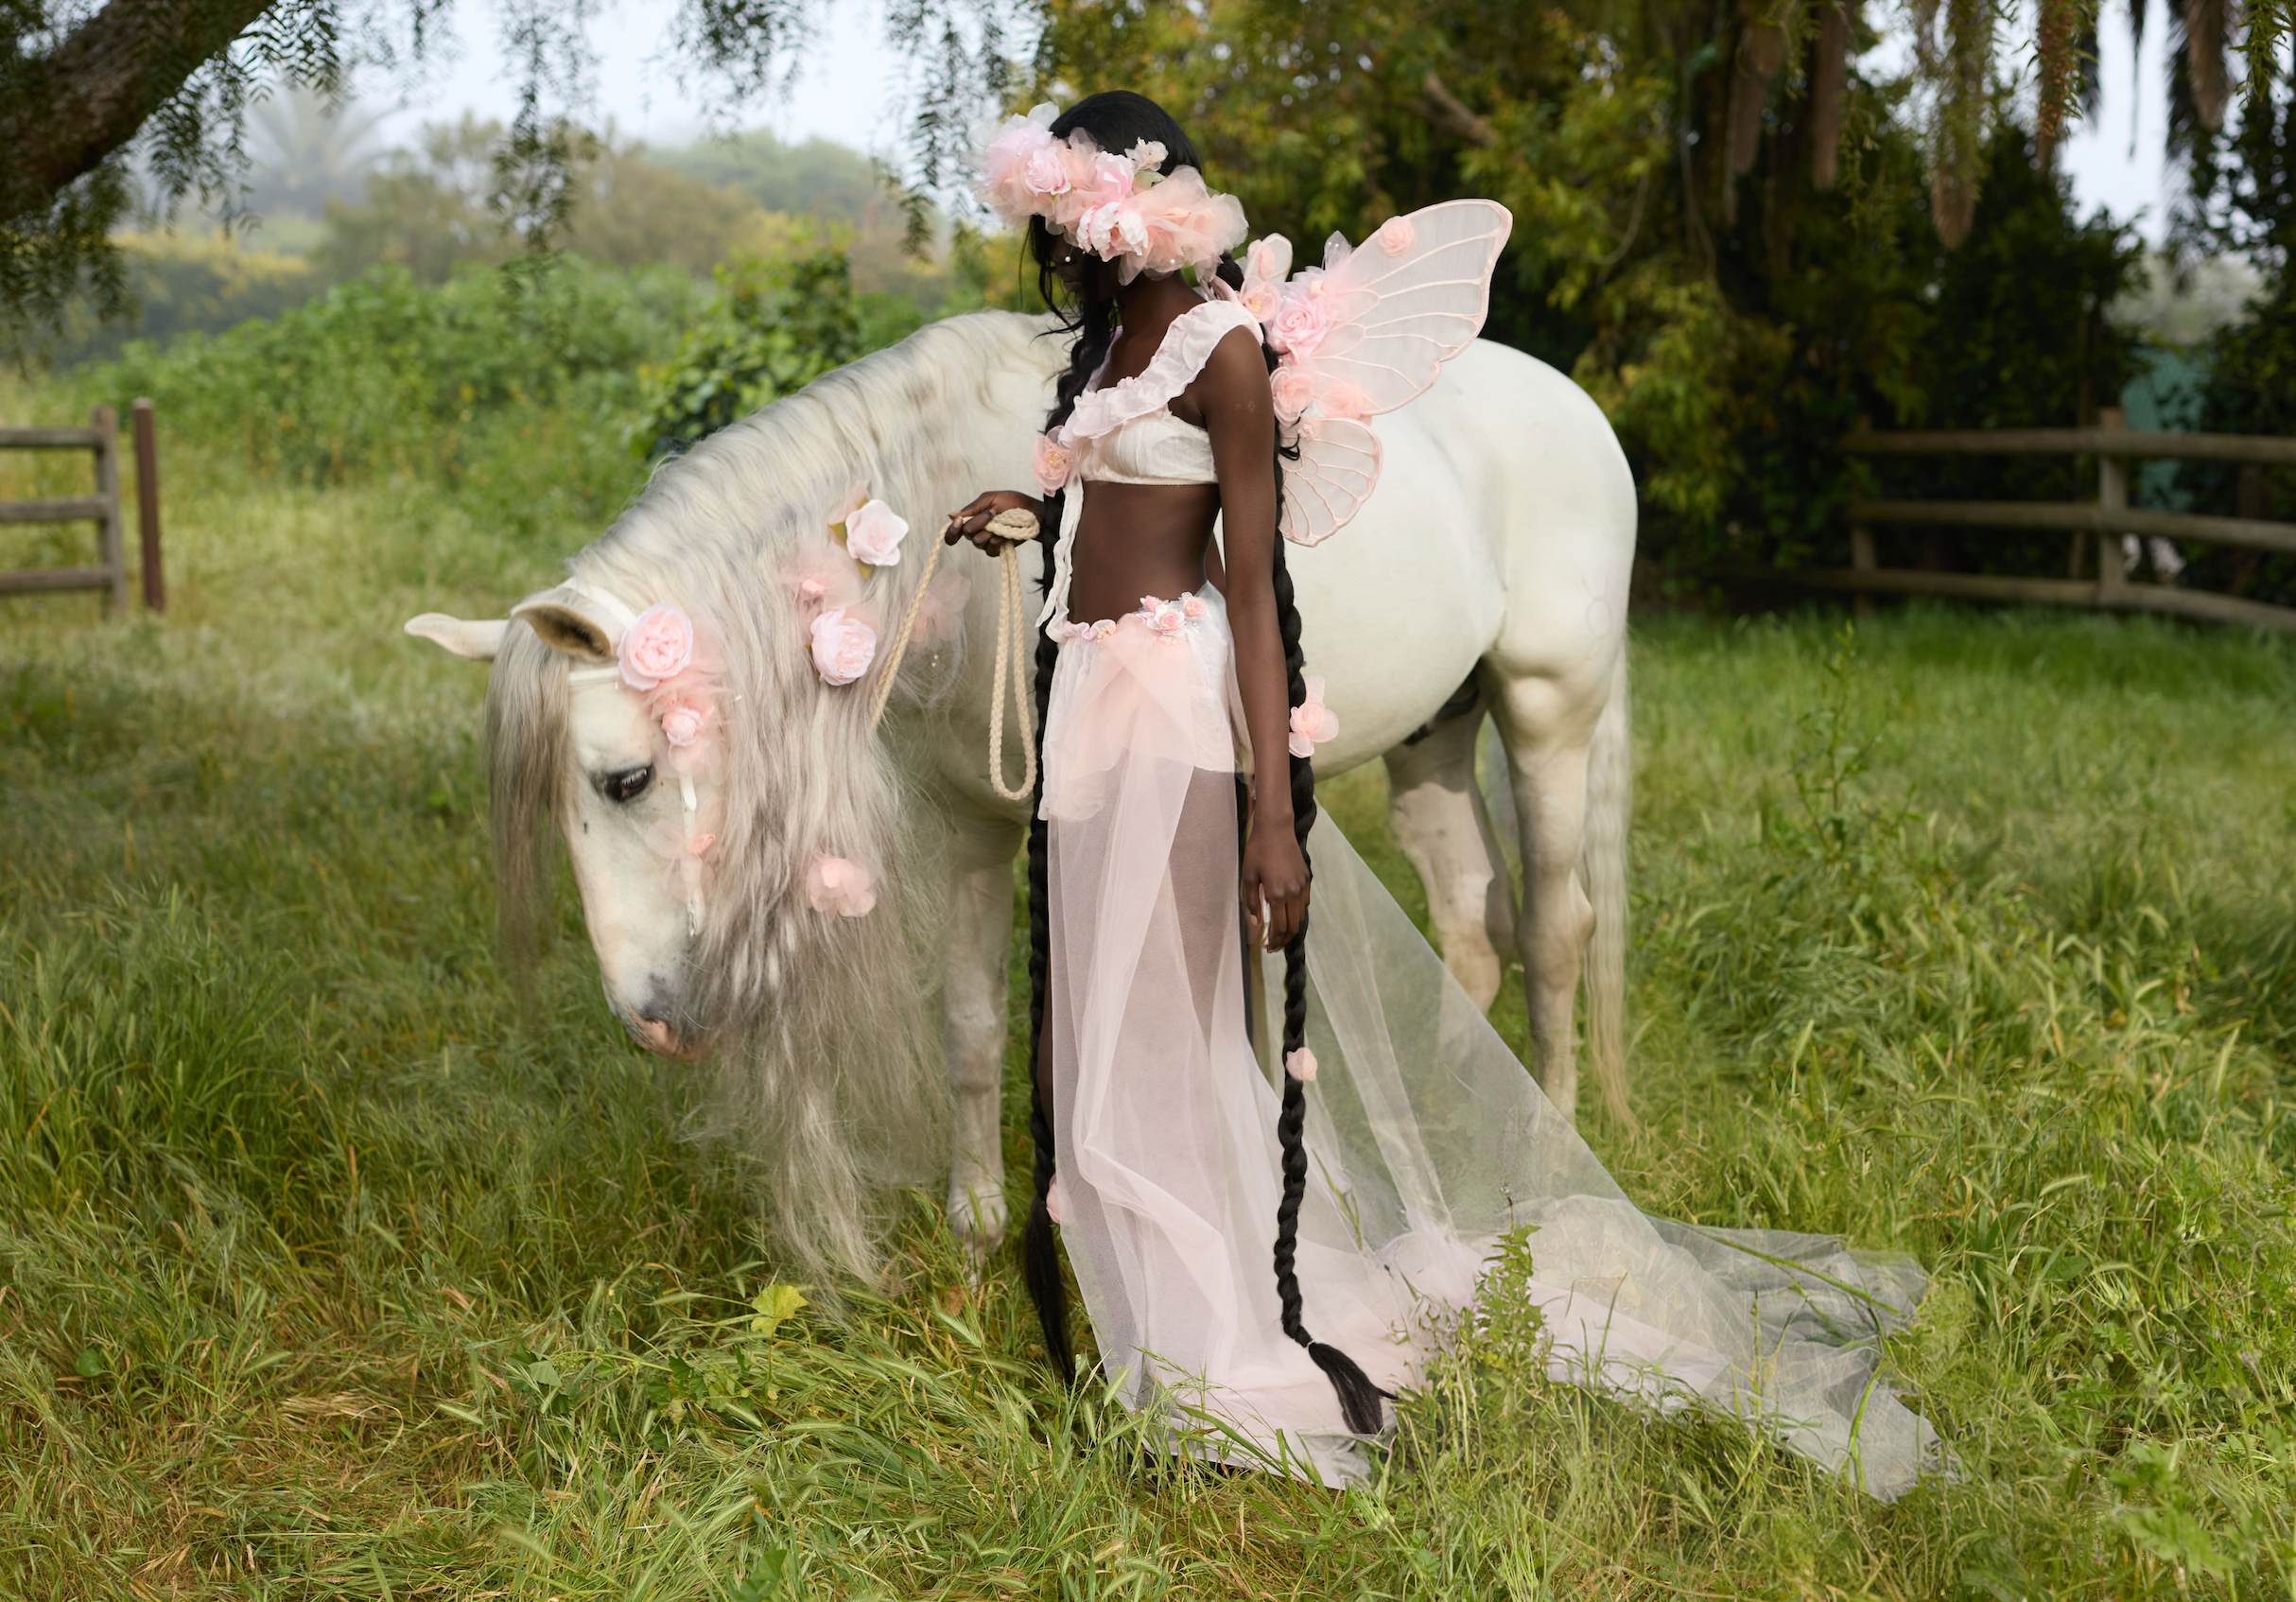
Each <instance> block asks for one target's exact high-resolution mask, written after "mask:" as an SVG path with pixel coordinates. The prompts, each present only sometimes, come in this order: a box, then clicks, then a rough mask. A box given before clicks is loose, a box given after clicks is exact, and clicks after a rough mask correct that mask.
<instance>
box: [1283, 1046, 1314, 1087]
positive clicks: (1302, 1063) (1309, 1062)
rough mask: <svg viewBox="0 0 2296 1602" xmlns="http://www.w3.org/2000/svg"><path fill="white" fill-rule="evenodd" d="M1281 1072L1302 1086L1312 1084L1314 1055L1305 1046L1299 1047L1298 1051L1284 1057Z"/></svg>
mask: <svg viewBox="0 0 2296 1602" xmlns="http://www.w3.org/2000/svg"><path fill="white" fill-rule="evenodd" d="M1283 1071H1284V1072H1286V1073H1288V1074H1290V1075H1291V1076H1292V1077H1293V1078H1295V1079H1296V1080H1298V1081H1299V1082H1300V1083H1301V1084H1302V1085H1313V1084H1314V1083H1315V1053H1313V1052H1311V1051H1309V1050H1308V1049H1307V1048H1306V1047H1305V1046H1302V1047H1300V1048H1299V1050H1297V1051H1296V1052H1293V1053H1289V1054H1288V1055H1286V1056H1285V1057H1284V1059H1283Z"/></svg>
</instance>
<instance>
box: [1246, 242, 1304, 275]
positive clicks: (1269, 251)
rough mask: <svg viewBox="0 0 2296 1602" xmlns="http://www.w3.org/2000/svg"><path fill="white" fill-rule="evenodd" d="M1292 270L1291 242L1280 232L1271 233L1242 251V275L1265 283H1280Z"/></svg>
mask: <svg viewBox="0 0 2296 1602" xmlns="http://www.w3.org/2000/svg"><path fill="white" fill-rule="evenodd" d="M1291 270H1292V242H1291V241H1290V240H1289V239H1286V238H1285V237H1284V236H1283V235H1280V234H1271V235H1268V236H1267V237H1266V238H1264V239H1261V240H1260V241H1259V242H1257V243H1256V244H1254V245H1253V246H1252V248H1251V249H1250V250H1248V251H1246V252H1244V277H1246V278H1257V279H1259V280H1261V282H1263V283H1267V284H1280V283H1282V282H1283V281H1284V279H1285V278H1286V277H1287V276H1288V275H1289V274H1290V273H1291Z"/></svg>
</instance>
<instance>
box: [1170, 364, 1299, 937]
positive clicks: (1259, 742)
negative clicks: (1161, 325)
mask: <svg viewBox="0 0 2296 1602" xmlns="http://www.w3.org/2000/svg"><path fill="white" fill-rule="evenodd" d="M1190 388H1191V391H1192V392H1193V396H1194V399H1195V401H1196V404H1197V405H1198V406H1199V407H1201V408H1202V409H1203V413H1204V426H1205V427H1206V428H1208V429H1209V430H1210V433H1211V456H1212V465H1213V469H1214V471H1216V472H1217V473H1218V475H1219V479H1220V528H1221V537H1220V544H1221V548H1222V555H1223V557H1224V558H1225V565H1226V581H1227V582H1226V589H1225V593H1226V599H1227V618H1228V626H1229V627H1230V629H1232V630H1233V632H1234V634H1235V636H1236V682H1237V685H1238V687H1239V688H1241V689H1242V690H1243V692H1244V729H1245V732H1246V733H1247V734H1249V735H1250V737H1251V742H1252V769H1253V772H1254V774H1255V775H1257V776H1256V777H1255V779H1254V782H1253V785H1252V818H1251V838H1250V839H1249V841H1248V842H1247V843H1246V844H1245V845H1244V910H1245V912H1246V913H1247V914H1250V915H1251V916H1252V917H1253V919H1254V920H1255V922H1257V920H1258V917H1259V914H1260V909H1261V904H1262V902H1263V901H1264V903H1265V905H1266V908H1267V927H1266V928H1265V929H1264V930H1262V931H1261V933H1262V935H1263V936H1264V938H1265V939H1266V941H1267V943H1268V945H1269V946H1271V947H1281V946H1286V945H1289V944H1290V943H1291V939H1292V936H1293V935H1294V934H1296V933H1297V932H1299V930H1300V929H1301V927H1302V926H1303V925H1304V924H1305V923H1306V921H1307V915H1308V863H1307V859H1306V858H1305V857H1304V856H1302V855H1301V854H1300V850H1299V842H1298V841H1297V839H1296V838H1295V837H1294V834H1293V830H1292V825H1293V819H1292V784H1291V771H1292V769H1291V734H1292V697H1291V687H1290V683H1289V679H1288V675H1287V673H1286V671H1285V669H1284V660H1283V636H1282V634H1281V631H1280V629H1279V628H1278V621H1277V616H1276V540H1277V537H1278V536H1277V533H1276V518H1277V506H1276V409H1275V406H1274V404H1273V402H1272V401H1271V400H1270V398H1269V395H1268V383H1267V362H1266V358H1265V357H1263V356H1262V355H1261V347H1260V342H1259V340H1256V339H1254V338H1253V337H1252V335H1251V333H1250V332H1249V331H1248V330H1244V329H1239V330H1237V331H1236V332H1234V333H1232V334H1229V335H1228V336H1227V337H1226V339H1224V340H1221V341H1220V343H1219V345H1218V346H1217V347H1216V348H1215V349H1214V350H1213V351H1212V354H1211V359H1210V360H1209V361H1208V362H1206V363H1205V364H1204V371H1203V372H1202V373H1200V374H1197V375H1196V379H1195V382H1194V383H1193V384H1192V385H1191V386H1190Z"/></svg>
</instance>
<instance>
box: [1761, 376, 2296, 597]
mask: <svg viewBox="0 0 2296 1602" xmlns="http://www.w3.org/2000/svg"><path fill="white" fill-rule="evenodd" d="M1841 448H1842V450H1843V451H1844V452H1845V453H1847V454H1850V455H1853V456H2023V455H2035V456H2041V455H2046V456H2093V457H2095V458H2096V499H2095V500H2094V501H1992V500H1862V501H1852V503H1851V505H1850V508H1849V515H1850V566H1848V567H1847V568H1802V569H1800V570H1799V571H1796V572H1795V573H1793V574H1792V575H1790V576H1791V577H1792V578H1793V580H1794V581H1795V582H1796V583H1800V584H1803V585H1805V586H1807V587H1809V588H1812V589H1824V590H1836V591H1847V592H1849V593H1850V594H1852V595H1854V596H1856V597H1857V598H1858V606H1859V609H1860V610H1861V611H1863V610H1865V609H1866V608H1867V607H1869V606H1870V604H1871V602H1870V597H1872V596H1874V595H1877V594H1895V595H1941V596H1952V597H1957V598H1960V599H1963V600H1970V601H2024V602H2027V603H2040V604H2044V605H2052V606H2089V607H2095V608H2096V609H2098V610H2101V611H2108V612H2158V613H2164V614H2166V615H2168V616H2171V617H2179V618H2200V619H2205V620H2207V621H2211V622H2222V623H2246V624H2252V625H2253V626H2255V627H2258V628H2267V629H2280V630H2286V631H2288V632H2291V633H2296V607H2287V606H2271V605H2267V604H2266V603H2264V602H2262V601H2246V600H2243V599H2241V598H2240V597H2238V596H2230V595H2218V594H2215V593H2213V592H2211V591H2208V590H2195V589H2182V588H2179V587H2178V586H2176V585H2174V584H2167V583H2139V582H2137V581H2135V580H2132V579H2131V578H2130V577H2129V571H2128V566H2127V562H2126V559H2125V556H2124V553H2123V550H2122V548H2121V545H2120V542H2119V541H2118V540H2116V539H2114V538H2113V537H2112V536H2114V535H2123V536H2128V535H2133V536H2137V537H2140V538H2149V539H2179V540H2194V541H2199V542H2200V543H2203V544H2209V545H2226V546H2235V547H2238V548H2240V549H2248V550H2266V551H2274V552H2279V553H2283V554H2290V555H2296V523H2280V522H2273V521H2270V520H2269V519H2266V518H2261V517H2218V516H2212V515H2207V514H2200V513H2192V512H2154V511H2149V510H2147V509H2144V508H2140V507H2132V506H2131V505H2130V504H2129V463H2130V462H2131V461H2141V460H2146V459H2155V460H2180V459H2181V460H2186V461H2233V462H2239V463H2241V464H2243V466H2244V467H2245V468H2247V469H2248V470H2249V472H2250V473H2253V472H2254V471H2255V470H2257V469H2260V468H2263V467H2266V466H2276V465H2277V466H2296V440H2289V439H2270V438H2265V437H2261V436H2255V435H2248V434H2174V433H2163V432H2157V431H2154V430H2150V429H2139V428H2131V427H2127V426H2126V422H2125V415H2124V413H2122V412H2121V411H2119V410H2117V409H2111V410H2106V411H2103V412H2101V413H2099V415H2098V421H2097V427H2094V428H1996V429H1986V430H1974V429H1933V430H1918V429H1906V430H1902V431H1889V432H1881V431H1876V430H1874V429H1872V428H1869V427H1866V426H1865V425H1864V424H1862V423H1861V424H1860V425H1859V426H1858V427H1856V428H1854V429H1852V431H1851V432H1850V433H1849V434H1847V435H1845V436H1844V437H1843V439H1842V442H1841ZM2242 476H2243V478H2244V479H2245V478H2246V477H2247V476H2248V474H2247V473H2244V474H2243V475H2242ZM2243 498H2244V499H2245V498H2246V497H2245V494H2244V497H2243ZM1907 524H1911V525H1918V526H1922V527H1928V528H1939V527H1943V528H1961V529H2056V530H2062V531H2066V532H2068V533H2070V534H2072V535H2073V538H2074V547H2073V550H2072V552H2071V560H2070V561H2069V563H2068V566H2069V567H2070V568H2071V569H2072V570H2073V571H2074V572H2075V573H2076V574H2078V572H2079V568H2080V567H2081V566H2083V565H2084V564H2083V563H2082V561H2081V558H2082V555H2083V553H2084V551H2085V550H2087V549H2094V551H2095V552H2096V578H2095V579H2094V580H2084V579H2081V578H2079V577H2073V578H2065V579H2045V578H2038V577H2036V578H2024V577H2014V576H2007V575H1999V574H1990V573H1942V572H1937V571H1933V570H1931V569H1929V568H1926V567H1884V566H1881V565H1880V563H1879V562H1878V561H1877V560H1876V556H1875V551H1874V545H1873V530H1874V529H1875V528H1876V527H1877V526H1886V525H1907Z"/></svg>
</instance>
